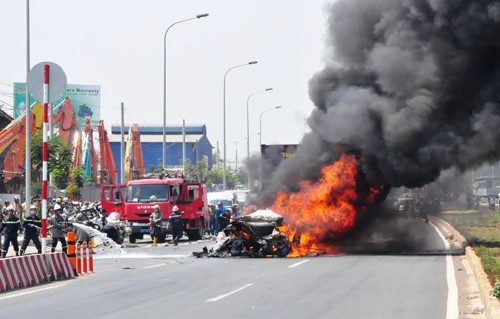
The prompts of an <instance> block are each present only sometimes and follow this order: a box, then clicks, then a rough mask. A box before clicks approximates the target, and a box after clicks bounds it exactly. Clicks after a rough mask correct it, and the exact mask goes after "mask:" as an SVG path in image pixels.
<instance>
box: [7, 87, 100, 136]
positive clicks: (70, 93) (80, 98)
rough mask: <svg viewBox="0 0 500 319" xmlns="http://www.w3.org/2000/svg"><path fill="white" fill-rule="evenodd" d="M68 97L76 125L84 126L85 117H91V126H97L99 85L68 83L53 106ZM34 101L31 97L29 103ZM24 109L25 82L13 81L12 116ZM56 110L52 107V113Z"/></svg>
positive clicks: (15, 116) (19, 113)
mask: <svg viewBox="0 0 500 319" xmlns="http://www.w3.org/2000/svg"><path fill="white" fill-rule="evenodd" d="M66 97H69V98H70V99H71V101H72V103H73V105H74V107H75V114H76V118H77V122H78V123H77V125H78V127H84V126H85V117H87V116H90V117H91V118H92V126H93V127H97V124H98V123H99V120H100V118H101V87H100V86H99V85H85V84H68V86H67V88H66V92H65V93H64V94H63V95H62V96H61V97H60V98H59V99H57V100H56V101H55V102H54V103H53V105H54V107H55V106H57V105H60V103H61V102H62V101H63V100H64V99H65V98H66ZM33 103H35V100H34V99H33V98H32V97H31V99H30V105H32V104H33ZM25 111H26V83H19V82H15V83H14V118H17V117H19V116H20V115H22V114H23V113H24V112H25ZM57 112H58V110H57V109H56V108H54V113H57Z"/></svg>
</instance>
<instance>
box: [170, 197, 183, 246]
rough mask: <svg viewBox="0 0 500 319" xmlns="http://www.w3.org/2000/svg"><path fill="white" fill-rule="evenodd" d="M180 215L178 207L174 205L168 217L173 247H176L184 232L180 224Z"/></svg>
mask: <svg viewBox="0 0 500 319" xmlns="http://www.w3.org/2000/svg"><path fill="white" fill-rule="evenodd" d="M182 213H183V212H181V211H180V210H179V207H177V205H175V206H174V207H173V208H172V213H171V214H170V216H169V222H170V224H171V225H172V239H173V241H174V246H177V245H178V243H179V240H180V239H181V238H182V234H183V232H184V225H183V223H182Z"/></svg>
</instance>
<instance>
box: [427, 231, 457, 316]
mask: <svg viewBox="0 0 500 319" xmlns="http://www.w3.org/2000/svg"><path fill="white" fill-rule="evenodd" d="M429 224H431V226H432V227H434V229H435V230H436V232H437V233H438V235H439V237H440V238H441V240H442V241H443V242H444V247H445V248H446V249H447V250H448V249H450V244H449V243H448V241H447V240H446V238H444V236H443V234H442V233H441V231H440V230H439V228H437V227H436V226H435V225H434V224H433V223H429ZM446 282H447V284H448V301H447V307H446V319H452V318H453V319H455V318H458V288H457V281H456V278H455V270H454V269H453V259H452V257H451V255H450V254H447V255H446Z"/></svg>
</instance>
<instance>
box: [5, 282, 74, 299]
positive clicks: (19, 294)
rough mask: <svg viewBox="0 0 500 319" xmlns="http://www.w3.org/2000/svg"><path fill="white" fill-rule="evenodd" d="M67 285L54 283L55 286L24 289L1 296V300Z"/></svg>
mask: <svg viewBox="0 0 500 319" xmlns="http://www.w3.org/2000/svg"><path fill="white" fill-rule="evenodd" d="M66 285H67V284H59V285H54V286H49V287H44V288H37V289H32V290H29V291H24V292H18V293H13V294H11V295H8V296H3V297H0V300H4V299H10V298H15V297H19V296H25V295H31V294H34V293H37V292H42V291H46V290H50V289H56V288H60V287H63V286H66Z"/></svg>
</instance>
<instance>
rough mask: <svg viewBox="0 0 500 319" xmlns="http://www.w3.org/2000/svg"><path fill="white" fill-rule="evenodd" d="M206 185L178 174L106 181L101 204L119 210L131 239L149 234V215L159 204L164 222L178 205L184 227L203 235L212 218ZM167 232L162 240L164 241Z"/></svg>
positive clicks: (195, 237) (194, 235) (193, 235)
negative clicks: (107, 182)
mask: <svg viewBox="0 0 500 319" xmlns="http://www.w3.org/2000/svg"><path fill="white" fill-rule="evenodd" d="M207 203H208V202H207V189H206V185H205V184H203V183H202V182H200V181H190V180H186V179H184V178H183V177H182V176H178V177H175V178H161V177H157V178H154V179H139V180H132V181H129V182H128V183H127V184H121V185H102V187H101V204H102V209H103V212H104V214H106V215H107V214H109V213H111V212H119V213H120V216H121V219H122V220H124V221H125V222H127V223H128V226H129V227H130V228H131V230H132V233H131V235H130V237H129V241H130V243H135V241H136V239H143V236H144V234H149V215H151V213H152V212H153V206H154V205H156V204H157V205H159V206H160V211H161V212H162V213H163V219H164V221H163V223H164V224H163V226H164V227H165V229H167V227H166V226H167V222H168V221H167V220H168V217H169V215H170V213H171V212H172V208H173V207H174V205H177V207H179V210H180V211H183V212H184V213H183V214H182V220H183V222H184V230H185V232H186V234H187V236H188V238H189V239H190V240H198V239H201V237H202V235H203V232H204V230H205V221H206V220H207V218H208V204H207ZM166 235H167V232H164V235H162V237H161V238H158V241H159V242H164V241H165V237H166Z"/></svg>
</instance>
